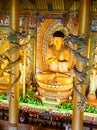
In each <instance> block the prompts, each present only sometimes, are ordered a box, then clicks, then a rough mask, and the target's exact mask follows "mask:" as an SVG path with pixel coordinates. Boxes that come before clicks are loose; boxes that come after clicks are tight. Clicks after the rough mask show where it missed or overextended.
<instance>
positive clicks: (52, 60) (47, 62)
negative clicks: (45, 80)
mask: <svg viewBox="0 0 97 130" xmlns="http://www.w3.org/2000/svg"><path fill="white" fill-rule="evenodd" d="M52 62H55V63H58V60H57V59H56V58H49V59H48V60H47V61H46V64H50V63H52Z"/></svg>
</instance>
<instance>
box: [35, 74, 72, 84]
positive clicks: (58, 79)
mask: <svg viewBox="0 0 97 130" xmlns="http://www.w3.org/2000/svg"><path fill="white" fill-rule="evenodd" d="M36 80H38V81H40V82H43V83H50V84H52V83H57V84H63V85H64V84H65V85H68V84H72V82H73V77H72V75H67V74H64V75H62V76H61V74H59V75H58V74H57V76H56V73H43V74H42V73H38V74H36Z"/></svg>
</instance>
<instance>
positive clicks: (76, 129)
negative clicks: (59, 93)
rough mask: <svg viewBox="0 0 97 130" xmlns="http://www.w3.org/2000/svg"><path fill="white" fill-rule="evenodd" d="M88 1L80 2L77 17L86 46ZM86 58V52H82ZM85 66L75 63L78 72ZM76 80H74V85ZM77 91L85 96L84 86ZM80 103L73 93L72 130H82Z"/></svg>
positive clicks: (88, 23)
mask: <svg viewBox="0 0 97 130" xmlns="http://www.w3.org/2000/svg"><path fill="white" fill-rule="evenodd" d="M89 11H90V0H80V17H79V35H81V34H84V33H85V38H86V39H87V44H88V35H89V29H90V28H89V27H90V20H89V18H90V14H89ZM83 55H85V56H87V50H86V52H84V54H83ZM84 66H85V64H84V63H83V62H80V61H77V65H76V68H77V70H78V71H82V70H83V68H84ZM76 81H77V79H75V83H76ZM77 89H78V90H79V91H80V92H81V93H82V94H85V86H83V87H82V88H81V87H80V86H77ZM80 101H81V98H80V97H79V96H78V95H77V94H76V93H75V94H74V108H73V118H72V130H83V111H79V110H77V105H78V102H80Z"/></svg>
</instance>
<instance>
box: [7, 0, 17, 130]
mask: <svg viewBox="0 0 97 130" xmlns="http://www.w3.org/2000/svg"><path fill="white" fill-rule="evenodd" d="M18 7H19V0H10V29H13V30H14V31H15V32H19V8H18ZM16 42H17V44H18V41H16ZM12 45H13V44H11V43H10V47H11V46H12ZM18 57H19V50H16V51H14V53H10V59H11V61H15V60H16V59H17V58H18ZM11 72H12V73H13V75H11V77H10V84H13V82H14V81H15V80H16V78H17V77H18V75H19V64H17V65H15V66H13V67H12V68H11ZM10 92H11V93H13V97H10V99H9V124H10V125H9V130H17V123H18V118H19V117H18V115H19V82H16V83H15V84H14V85H13V86H12V88H11V89H10Z"/></svg>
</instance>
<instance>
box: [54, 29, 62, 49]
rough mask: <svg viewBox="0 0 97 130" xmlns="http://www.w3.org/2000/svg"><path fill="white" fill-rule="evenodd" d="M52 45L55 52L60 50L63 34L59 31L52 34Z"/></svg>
mask: <svg viewBox="0 0 97 130" xmlns="http://www.w3.org/2000/svg"><path fill="white" fill-rule="evenodd" d="M53 39H54V45H55V48H56V49H57V50H59V49H60V48H61V46H62V45H63V44H64V33H63V32H61V31H56V32H54V33H53Z"/></svg>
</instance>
